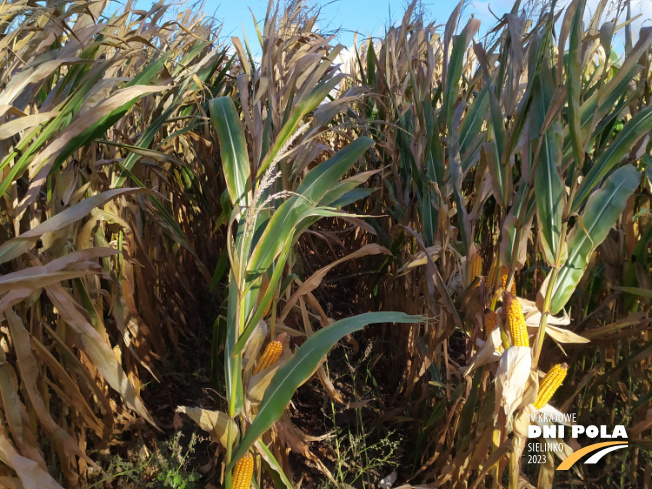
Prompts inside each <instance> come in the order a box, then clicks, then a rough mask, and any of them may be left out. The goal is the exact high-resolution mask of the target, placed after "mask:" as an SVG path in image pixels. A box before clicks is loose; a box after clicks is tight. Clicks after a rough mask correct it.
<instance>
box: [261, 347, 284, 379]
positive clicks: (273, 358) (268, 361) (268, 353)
mask: <svg viewBox="0 0 652 489" xmlns="http://www.w3.org/2000/svg"><path fill="white" fill-rule="evenodd" d="M281 353H283V343H281V342H280V341H278V340H275V341H272V342H271V343H269V344H268V345H267V347H266V348H265V351H264V352H263V355H262V356H261V357H260V359H259V360H258V364H257V365H256V368H255V369H254V375H256V374H257V373H258V372H261V371H263V370H265V369H266V368H267V367H269V366H270V365H274V364H275V363H276V362H277V361H278V359H279V358H280V357H281Z"/></svg>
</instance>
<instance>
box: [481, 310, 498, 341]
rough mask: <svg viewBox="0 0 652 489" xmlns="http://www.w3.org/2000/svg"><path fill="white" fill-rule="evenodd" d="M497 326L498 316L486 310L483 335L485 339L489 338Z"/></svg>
mask: <svg viewBox="0 0 652 489" xmlns="http://www.w3.org/2000/svg"><path fill="white" fill-rule="evenodd" d="M497 324H498V315H497V314H496V312H495V311H492V310H487V312H485V315H484V335H485V337H486V338H489V335H491V332H492V331H493V330H494V329H496V325H497Z"/></svg>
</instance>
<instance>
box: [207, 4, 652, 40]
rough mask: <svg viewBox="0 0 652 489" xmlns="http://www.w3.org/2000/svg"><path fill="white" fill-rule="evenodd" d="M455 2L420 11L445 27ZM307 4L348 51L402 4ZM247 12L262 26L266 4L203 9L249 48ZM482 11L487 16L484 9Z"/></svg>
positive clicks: (393, 17) (378, 31)
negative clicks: (243, 38)
mask: <svg viewBox="0 0 652 489" xmlns="http://www.w3.org/2000/svg"><path fill="white" fill-rule="evenodd" d="M650 1H652V0H650ZM458 2H459V0H429V1H428V0H426V1H424V2H423V7H424V9H425V11H426V14H427V17H428V19H430V20H435V21H436V22H437V23H442V24H445V23H446V21H447V20H448V16H449V15H450V13H451V12H452V11H453V9H454V8H455V6H456V5H457V3H458ZM480 3H484V2H480ZM493 3H496V4H497V5H498V4H501V3H506V2H505V1H504V0H497V1H496V2H492V4H493ZM510 3H511V2H510ZM307 4H308V5H315V6H317V7H319V8H320V9H321V12H320V15H319V19H320V22H319V27H320V29H322V30H325V31H327V32H331V31H335V30H337V29H340V34H339V41H340V42H341V43H342V44H344V45H345V46H346V47H349V46H351V45H352V43H353V35H354V33H355V31H356V30H357V31H358V32H359V35H358V39H361V37H366V36H367V35H371V36H382V34H383V33H384V28H385V26H386V25H388V24H394V23H398V22H399V21H400V19H401V17H402V16H403V12H404V10H405V4H406V2H405V1H404V0H308V2H307ZM249 9H251V11H252V12H253V13H254V15H255V16H256V19H257V20H258V21H259V22H262V21H263V20H264V18H265V11H266V10H267V1H266V0H229V1H222V0H207V3H206V7H205V10H206V12H207V13H211V14H212V13H213V12H214V15H215V17H216V18H217V19H218V20H220V21H223V22H224V27H223V29H222V35H224V36H227V37H228V36H232V35H235V36H239V37H241V36H242V27H243V25H244V28H245V32H246V33H247V38H248V39H250V40H251V41H252V43H251V44H253V39H255V36H256V34H255V30H254V28H253V21H252V18H251V12H250V11H249ZM472 9H473V8H472V7H469V8H468V10H469V13H470V10H472ZM482 11H483V12H487V10H486V8H484V9H482ZM501 13H502V12H501ZM252 48H253V46H252Z"/></svg>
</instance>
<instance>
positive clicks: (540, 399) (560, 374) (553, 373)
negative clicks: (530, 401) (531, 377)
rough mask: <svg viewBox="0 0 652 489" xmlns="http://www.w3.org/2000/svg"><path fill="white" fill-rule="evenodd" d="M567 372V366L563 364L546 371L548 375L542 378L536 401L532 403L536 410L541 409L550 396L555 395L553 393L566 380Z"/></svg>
mask: <svg viewBox="0 0 652 489" xmlns="http://www.w3.org/2000/svg"><path fill="white" fill-rule="evenodd" d="M567 371H568V365H566V364H565V363H562V364H559V363H558V364H557V365H555V366H554V367H552V368H551V369H550V370H548V373H547V374H546V375H545V377H543V380H541V383H540V384H539V392H537V400H536V402H535V403H534V407H535V408H536V409H541V408H542V407H543V406H545V405H546V404H548V401H550V399H552V396H553V395H554V394H555V391H556V390H557V389H558V388H559V386H560V385H561V383H562V382H563V381H564V379H565V378H566V372H567Z"/></svg>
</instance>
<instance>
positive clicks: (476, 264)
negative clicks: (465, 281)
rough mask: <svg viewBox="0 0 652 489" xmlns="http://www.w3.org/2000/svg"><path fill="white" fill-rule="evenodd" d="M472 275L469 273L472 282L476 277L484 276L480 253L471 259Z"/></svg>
mask: <svg viewBox="0 0 652 489" xmlns="http://www.w3.org/2000/svg"><path fill="white" fill-rule="evenodd" d="M470 272H471V273H469V277H470V278H471V281H473V279H474V278H475V277H479V276H480V275H482V257H481V256H480V254H479V253H476V254H475V255H474V256H473V258H472V259H471V271H470Z"/></svg>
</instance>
